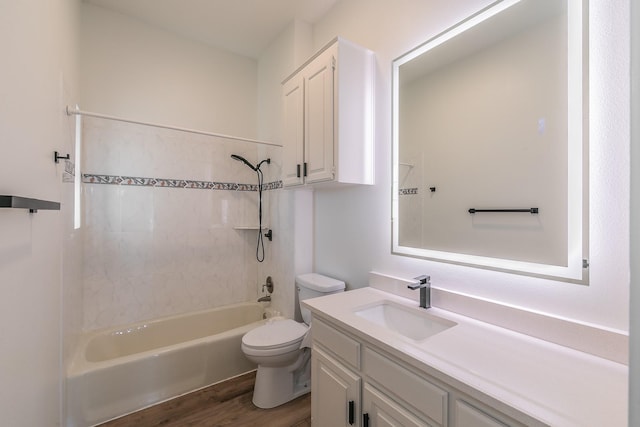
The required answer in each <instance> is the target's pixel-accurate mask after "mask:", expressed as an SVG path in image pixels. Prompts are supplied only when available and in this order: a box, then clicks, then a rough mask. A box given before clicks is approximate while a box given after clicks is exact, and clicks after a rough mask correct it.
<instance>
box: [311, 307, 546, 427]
mask: <svg viewBox="0 0 640 427" xmlns="http://www.w3.org/2000/svg"><path fill="white" fill-rule="evenodd" d="M312 354H313V355H312V359H311V364H312V371H311V372H312V378H311V387H312V389H311V419H312V424H313V425H314V426H317V427H324V426H332V427H333V426H336V427H338V426H345V427H349V426H357V427H390V426H394V427H523V426H524V425H525V424H522V423H519V422H517V421H515V420H514V419H512V418H510V417H509V416H507V415H505V414H502V413H500V412H499V411H497V410H495V409H494V408H490V407H488V406H487V405H486V404H481V403H479V402H478V401H476V400H475V399H474V398H472V397H471V396H469V395H467V394H465V393H463V392H461V391H459V390H458V389H456V387H454V386H451V385H449V384H447V383H445V382H443V381H442V380H438V379H436V378H433V377H431V376H430V375H428V374H427V373H425V372H422V371H420V370H418V369H416V368H415V367H413V366H409V365H407V364H406V363H405V362H403V361H401V360H399V359H397V358H395V357H393V356H391V355H389V354H387V353H386V352H384V351H383V350H381V349H379V348H377V347H376V346H374V345H372V344H370V343H368V342H367V341H366V340H363V339H361V338H360V337H357V336H354V335H351V334H350V333H349V332H346V331H344V330H341V329H340V328H338V327H336V326H334V325H332V324H329V323H327V322H325V321H323V320H320V319H317V318H314V321H313V353H312ZM480 408H482V409H480ZM540 425H542V424H540Z"/></svg>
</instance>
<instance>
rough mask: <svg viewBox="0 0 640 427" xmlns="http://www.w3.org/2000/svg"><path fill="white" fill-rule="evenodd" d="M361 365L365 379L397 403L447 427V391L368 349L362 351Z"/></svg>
mask: <svg viewBox="0 0 640 427" xmlns="http://www.w3.org/2000/svg"><path fill="white" fill-rule="evenodd" d="M363 364H364V368H365V372H366V373H367V376H368V377H369V378H371V379H373V380H375V381H376V382H377V383H379V384H380V385H382V386H383V387H385V388H386V389H387V390H390V391H392V393H393V394H395V395H396V396H397V397H398V399H399V400H401V401H404V402H406V403H408V404H410V405H411V406H412V407H413V408H414V409H415V410H417V411H419V412H421V413H423V414H424V415H426V416H427V417H429V418H430V419H431V420H432V421H433V422H434V423H437V424H438V425H439V426H446V425H447V399H448V393H447V391H446V390H444V389H442V388H440V387H438V386H437V385H435V384H432V383H431V382H429V381H427V380H426V379H424V378H421V377H419V376H418V375H417V374H416V373H414V372H411V371H409V370H408V369H405V368H403V367H401V366H400V365H398V363H397V362H393V361H391V360H389V359H387V358H386V357H384V356H382V355H380V354H378V353H376V352H375V351H372V350H370V349H368V348H366V349H365V351H364V359H363Z"/></svg>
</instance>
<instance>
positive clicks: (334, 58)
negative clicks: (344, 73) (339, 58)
mask: <svg viewBox="0 0 640 427" xmlns="http://www.w3.org/2000/svg"><path fill="white" fill-rule="evenodd" d="M331 69H332V70H335V69H336V57H335V56H332V57H331Z"/></svg>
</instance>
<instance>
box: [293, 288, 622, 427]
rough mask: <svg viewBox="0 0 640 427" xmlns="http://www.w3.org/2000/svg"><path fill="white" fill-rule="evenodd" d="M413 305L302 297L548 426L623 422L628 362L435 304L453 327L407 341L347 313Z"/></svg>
mask: <svg viewBox="0 0 640 427" xmlns="http://www.w3.org/2000/svg"><path fill="white" fill-rule="evenodd" d="M385 300H387V301H393V302H396V303H398V304H402V305H406V306H410V307H417V304H416V303H415V302H414V301H412V300H409V299H406V298H403V297H400V296H396V295H394V294H391V293H388V292H384V291H381V290H378V289H373V288H361V289H356V290H353V291H349V292H344V293H339V294H333V295H328V296H324V297H320V298H314V299H310V300H305V301H303V302H302V303H303V305H305V306H306V307H308V308H309V309H310V310H311V311H312V313H313V315H314V317H316V318H321V319H325V320H327V321H329V322H332V323H334V324H335V325H337V326H339V327H341V328H343V329H344V330H346V331H348V332H350V333H352V334H354V335H356V336H358V337H359V338H361V339H363V340H364V341H366V342H369V343H370V344H373V345H375V346H377V347H379V348H380V349H382V350H384V351H386V352H388V353H389V354H391V355H393V356H395V357H397V358H399V359H401V360H402V361H404V362H405V363H407V364H409V365H412V366H414V367H416V368H418V369H420V370H422V371H424V372H426V373H428V374H431V375H434V376H436V377H438V376H441V377H442V378H444V379H446V380H447V381H449V382H451V381H453V382H455V383H458V384H461V385H464V386H467V387H470V388H472V389H473V390H477V391H479V392H481V393H483V394H484V395H486V396H489V397H490V398H492V399H494V400H496V401H498V402H501V403H503V404H504V405H506V406H508V407H511V408H514V409H516V410H517V411H519V412H521V413H524V414H526V415H528V416H530V417H532V418H535V419H536V420H539V421H541V422H542V423H544V424H548V425H550V426H557V427H562V426H567V427H568V426H572V427H588V426H607V427H615V426H626V425H627V401H628V397H627V392H628V385H627V381H628V367H627V366H626V365H623V364H620V363H616V362H612V361H609V360H606V359H602V358H600V357H597V356H593V355H590V354H587V353H583V352H580V351H577V350H573V349H570V348H567V347H563V346H560V345H557V344H553V343H549V342H547V341H543V340H540V339H537V338H532V337H530V336H527V335H524V334H521V333H517V332H513V331H510V330H508V329H504V328H501V327H498V326H494V325H491V324H488V323H484V322H480V321H477V320H474V319H471V318H467V317H465V316H461V315H459V314H455V313H451V312H448V311H445V310H441V309H438V308H430V309H428V312H429V313H430V314H432V315H435V316H438V317H441V318H444V319H448V320H450V321H453V322H455V323H457V325H455V326H453V327H451V328H449V329H447V330H445V331H443V332H440V333H438V334H436V335H433V336H431V337H429V338H426V339H424V340H421V341H414V340H412V339H410V338H407V337H404V336H402V335H400V334H399V333H395V332H392V331H391V330H389V329H387V328H385V327H383V326H378V325H377V324H375V323H372V322H370V321H368V320H366V319H364V318H362V317H360V316H358V315H356V314H355V313H354V312H355V311H357V310H358V309H359V308H360V307H365V306H370V305H373V304H376V303H378V302H382V301H385Z"/></svg>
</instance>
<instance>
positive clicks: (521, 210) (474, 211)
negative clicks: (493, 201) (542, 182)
mask: <svg viewBox="0 0 640 427" xmlns="http://www.w3.org/2000/svg"><path fill="white" fill-rule="evenodd" d="M477 212H528V213H530V214H537V213H538V208H528V209H475V208H471V209H469V213H470V214H474V213H477Z"/></svg>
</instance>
